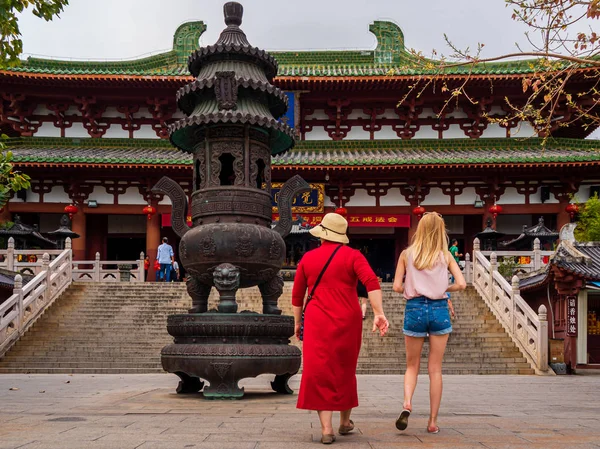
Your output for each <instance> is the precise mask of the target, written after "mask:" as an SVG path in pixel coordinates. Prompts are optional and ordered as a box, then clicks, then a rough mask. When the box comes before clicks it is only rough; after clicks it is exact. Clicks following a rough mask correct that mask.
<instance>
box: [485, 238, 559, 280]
mask: <svg viewBox="0 0 600 449" xmlns="http://www.w3.org/2000/svg"><path fill="white" fill-rule="evenodd" d="M481 253H482V254H483V255H484V256H486V257H488V258H489V257H490V256H491V255H492V253H495V254H496V257H514V258H515V260H516V262H517V263H518V264H519V267H518V270H520V271H523V272H526V273H529V272H531V271H537V270H539V269H540V268H543V267H544V266H546V263H544V257H548V258H549V257H551V256H553V255H554V251H542V249H541V244H540V240H539V239H537V238H536V239H535V240H534V241H533V251H520V250H517V251H481Z"/></svg>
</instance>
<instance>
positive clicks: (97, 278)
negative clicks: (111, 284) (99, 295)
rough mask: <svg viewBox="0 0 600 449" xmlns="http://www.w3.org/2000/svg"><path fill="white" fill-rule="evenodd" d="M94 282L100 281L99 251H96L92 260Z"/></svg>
mask: <svg viewBox="0 0 600 449" xmlns="http://www.w3.org/2000/svg"><path fill="white" fill-rule="evenodd" d="M94 282H100V253H96V259H95V260H94Z"/></svg>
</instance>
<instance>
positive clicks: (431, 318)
mask: <svg viewBox="0 0 600 449" xmlns="http://www.w3.org/2000/svg"><path fill="white" fill-rule="evenodd" d="M448 271H450V273H451V274H452V276H454V283H453V284H451V285H449V284H448ZM405 276H406V278H405ZM466 286H467V284H466V282H465V278H464V277H463V275H462V273H461V271H460V268H459V267H458V264H457V263H456V261H455V260H454V258H453V257H452V255H451V254H450V252H449V251H448V234H447V233H446V226H445V224H444V220H443V219H442V216H441V215H440V214H438V213H437V212H428V213H425V214H423V218H421V220H420V221H419V225H418V227H417V232H416V233H415V235H414V237H413V240H412V244H411V245H410V246H409V247H408V248H407V249H406V250H405V251H403V252H402V254H401V255H400V260H399V261H398V267H397V268H396V277H395V279H394V287H393V288H394V291H396V292H398V293H402V294H404V298H405V299H406V310H405V315H404V328H403V332H404V341H405V344H406V374H405V375H404V404H403V410H402V413H401V414H400V416H399V417H398V419H397V420H396V428H398V430H404V429H406V428H407V426H408V417H409V416H410V414H411V412H412V397H413V394H414V392H415V388H416V386H417V377H418V375H419V367H420V365H421V350H422V349H423V342H424V341H425V337H427V336H429V360H428V362H427V369H428V372H429V384H430V385H429V389H430V391H429V402H430V414H429V421H428V422H427V432H429V433H438V432H439V431H440V428H439V427H438V425H437V418H438V412H439V409H440V402H441V400H442V359H443V358H444V352H445V350H446V343H447V342H448V336H449V335H450V332H452V323H451V321H450V316H451V315H452V317H454V308H453V307H452V303H451V302H450V301H449V300H448V299H447V298H448V295H447V293H449V292H457V291H460V290H464V289H465V288H466Z"/></svg>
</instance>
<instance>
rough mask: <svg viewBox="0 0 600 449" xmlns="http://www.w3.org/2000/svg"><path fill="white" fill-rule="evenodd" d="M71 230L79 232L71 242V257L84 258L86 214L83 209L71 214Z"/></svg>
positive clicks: (75, 258)
mask: <svg viewBox="0 0 600 449" xmlns="http://www.w3.org/2000/svg"><path fill="white" fill-rule="evenodd" d="M71 226H72V229H73V232H76V233H77V234H79V238H78V239H74V240H73V242H72V248H73V259H74V260H85V256H86V252H85V251H86V215H85V213H84V212H83V210H79V212H77V213H76V214H74V215H73V221H72V222H71Z"/></svg>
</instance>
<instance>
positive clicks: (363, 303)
mask: <svg viewBox="0 0 600 449" xmlns="http://www.w3.org/2000/svg"><path fill="white" fill-rule="evenodd" d="M360 300H361V305H360V309H361V310H362V317H363V320H364V319H365V316H367V298H360Z"/></svg>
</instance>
